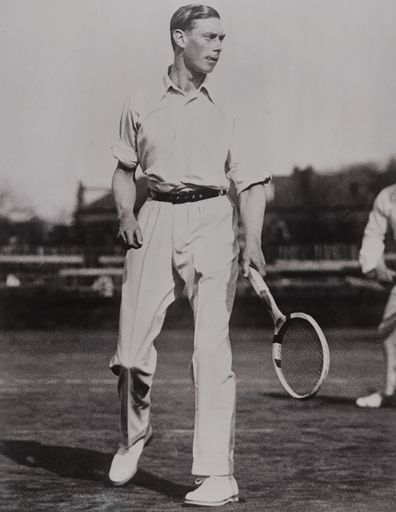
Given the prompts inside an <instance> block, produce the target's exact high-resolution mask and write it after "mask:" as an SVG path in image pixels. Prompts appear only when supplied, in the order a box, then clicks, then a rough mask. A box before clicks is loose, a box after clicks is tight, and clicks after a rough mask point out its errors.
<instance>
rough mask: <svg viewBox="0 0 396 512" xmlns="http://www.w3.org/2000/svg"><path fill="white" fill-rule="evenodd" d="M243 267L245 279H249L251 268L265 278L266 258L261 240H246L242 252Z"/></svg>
mask: <svg viewBox="0 0 396 512" xmlns="http://www.w3.org/2000/svg"><path fill="white" fill-rule="evenodd" d="M241 266H242V274H243V277H248V275H249V267H254V268H255V269H256V270H257V271H258V272H259V274H260V275H261V276H263V277H264V276H265V274H266V271H265V258H264V254H263V251H262V249H261V241H260V240H255V241H253V240H246V241H245V244H244V247H243V248H242V251H241Z"/></svg>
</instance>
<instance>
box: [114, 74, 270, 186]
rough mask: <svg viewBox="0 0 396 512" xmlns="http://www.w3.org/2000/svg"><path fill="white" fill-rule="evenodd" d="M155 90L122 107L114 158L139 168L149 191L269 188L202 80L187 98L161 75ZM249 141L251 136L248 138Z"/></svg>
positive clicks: (265, 176)
mask: <svg viewBox="0 0 396 512" xmlns="http://www.w3.org/2000/svg"><path fill="white" fill-rule="evenodd" d="M158 85H159V87H156V86H155V84H154V87H153V86H149V87H145V88H144V89H142V90H141V91H140V92H139V93H137V94H136V95H134V96H133V98H132V99H130V100H129V101H127V102H126V103H125V105H124V108H123V112H122V116H121V123H120V137H119V140H118V142H117V143H116V144H114V145H113V147H112V150H113V155H114V157H115V158H116V159H118V160H119V161H120V162H121V163H122V164H124V165H125V166H127V167H129V168H131V169H135V168H136V167H137V166H138V165H139V166H140V167H141V169H142V171H143V173H144V174H145V175H146V176H147V178H148V181H149V183H148V184H149V187H150V188H151V189H153V190H157V191H162V192H167V191H169V190H172V189H175V188H184V187H187V188H189V187H192V188H195V187H210V188H214V189H225V190H228V189H229V186H230V180H232V181H233V182H234V184H235V187H236V190H237V192H238V193H239V192H241V191H242V190H244V189H246V188H247V187H249V186H250V185H252V184H254V183H260V182H268V181H270V180H271V176H270V175H269V174H268V173H266V172H264V171H263V170H262V169H261V166H260V165H259V163H258V162H254V161H250V160H251V159H250V155H246V151H245V154H244V151H243V148H241V137H238V131H237V123H236V118H235V116H234V115H233V114H232V112H231V110H230V108H229V106H227V105H226V103H225V100H224V98H220V97H219V96H218V95H216V94H215V93H214V92H213V91H212V90H209V88H208V84H207V80H204V82H203V83H202V84H201V86H200V87H199V89H197V90H194V92H192V93H189V94H186V93H184V92H183V91H182V90H181V89H179V88H178V87H177V86H176V85H175V84H174V83H173V82H172V81H171V79H170V78H169V76H168V74H166V75H165V76H164V78H163V81H162V84H158ZM253 135H254V134H253Z"/></svg>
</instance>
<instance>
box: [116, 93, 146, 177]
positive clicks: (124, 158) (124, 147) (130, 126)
mask: <svg viewBox="0 0 396 512" xmlns="http://www.w3.org/2000/svg"><path fill="white" fill-rule="evenodd" d="M138 121H139V115H138V112H137V110H136V109H135V108H134V107H133V104H132V101H130V100H128V101H126V102H125V104H124V107H123V109H122V114H121V121H120V136H119V139H118V141H117V142H115V143H114V144H113V145H112V147H111V149H112V153H113V156H114V158H116V159H117V160H118V161H119V162H121V163H122V164H124V165H125V166H126V167H129V168H131V169H135V168H136V167H137V166H138V165H139V157H138V150H137V141H136V139H137V130H138Z"/></svg>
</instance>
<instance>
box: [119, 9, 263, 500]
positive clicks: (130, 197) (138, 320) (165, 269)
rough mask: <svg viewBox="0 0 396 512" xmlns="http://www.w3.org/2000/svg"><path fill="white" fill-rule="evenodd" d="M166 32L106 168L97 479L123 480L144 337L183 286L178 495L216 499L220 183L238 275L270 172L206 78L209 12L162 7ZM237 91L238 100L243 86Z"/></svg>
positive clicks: (218, 39) (212, 62)
mask: <svg viewBox="0 0 396 512" xmlns="http://www.w3.org/2000/svg"><path fill="white" fill-rule="evenodd" d="M170 34H171V42H172V46H173V50H174V61H173V64H172V65H171V66H170V67H169V68H168V69H167V71H166V73H165V75H164V77H163V79H162V81H161V80H159V81H158V83H152V84H142V88H141V90H140V91H138V92H136V93H135V94H133V95H132V97H131V99H130V100H128V101H127V102H126V104H125V107H124V110H123V112H122V117H121V128H120V138H119V141H118V142H117V143H116V144H115V146H114V148H113V153H114V156H115V158H116V159H117V160H118V162H119V163H118V166H117V169H116V171H115V173H114V176H113V194H114V198H115V202H116V207H117V211H118V215H119V236H120V237H121V239H122V240H123V242H124V243H125V245H126V247H127V248H129V249H130V250H128V252H127V255H126V260H125V267H124V279H123V286H122V300H121V311H120V323H119V336H118V346H117V350H116V353H115V354H114V357H113V358H112V361H111V368H112V370H113V371H114V372H115V373H116V374H117V375H118V376H119V381H118V390H119V396H120V402H121V443H120V449H119V450H118V452H117V453H116V454H115V456H114V459H113V462H112V465H111V469H110V474H109V478H110V480H111V481H112V482H113V484H115V485H122V484H125V483H126V482H128V481H129V480H130V479H131V478H132V477H133V476H134V474H135V473H136V470H137V465H138V460H139V457H140V455H141V453H142V450H143V447H144V445H145V444H146V443H147V442H148V441H149V440H150V437H151V434H152V428H151V417H150V392H151V386H152V382H153V377H154V372H155V368H156V359H157V353H156V349H155V347H154V345H153V342H154V340H155V338H156V337H157V335H158V334H159V332H160V330H161V327H162V323H163V320H164V317H165V313H166V310H167V308H168V306H169V305H170V304H171V303H172V302H173V301H174V300H175V298H176V297H177V296H179V295H180V293H181V292H182V291H183V289H184V290H185V293H186V294H187V296H188V299H189V301H190V303H191V306H192V309H193V313H194V324H195V332H194V350H193V355H192V370H193V380H194V390H195V429H194V440H193V464H192V473H193V474H194V475H197V477H199V479H198V480H197V484H198V485H199V486H198V487H197V488H196V489H195V490H194V491H192V492H190V493H188V494H187V495H186V498H185V501H186V503H189V504H194V505H206V506H218V505H223V504H225V503H227V502H232V501H237V500H238V485H237V482H236V480H235V478H234V422H235V376H234V373H233V370H232V361H231V346H230V339H229V326H228V324H229V318H230V314H231V309H232V305H233V300H234V294H235V288H236V280H237V274H238V253H239V248H238V243H237V225H238V217H237V210H236V208H235V206H234V204H233V202H232V201H231V200H230V197H229V195H228V192H229V188H230V184H231V183H232V184H233V185H234V186H235V189H236V192H237V194H238V202H239V221H240V224H241V226H242V236H241V239H242V242H243V243H242V248H241V250H240V260H241V265H242V268H243V273H244V275H245V276H247V274H248V270H249V265H252V266H253V267H255V268H256V269H257V270H258V271H259V272H260V273H261V274H262V275H264V274H265V260H264V256H263V253H262V249H261V232H262V224H263V218H264V210H265V193H264V184H265V183H266V182H268V181H269V180H270V176H269V175H268V174H267V173H265V172H263V171H262V169H261V168H260V166H259V165H257V164H256V163H255V162H253V161H252V159H251V158H249V155H245V157H244V156H243V152H241V137H240V136H239V135H238V120H237V119H236V117H235V115H234V113H233V111H232V109H231V108H230V106H229V105H227V103H226V101H225V97H224V93H225V91H217V90H216V89H215V88H214V87H212V85H211V83H210V81H209V80H208V79H207V77H208V75H209V74H210V73H211V72H212V71H213V69H214V68H215V67H216V64H217V62H218V60H219V58H220V55H221V51H222V47H223V39H224V37H225V34H224V31H223V27H222V23H221V21H220V16H219V14H218V12H217V11H216V10H215V9H213V8H211V7H208V6H204V5H198V4H194V5H186V6H183V7H180V8H179V9H178V10H177V11H176V12H175V13H174V14H173V16H172V19H171V22H170ZM228 85H229V84H227V86H228ZM245 93H246V98H245V99H246V100H247V99H248V95H249V90H248V88H246V91H245ZM252 135H255V134H254V133H252V134H250V136H252ZM138 166H140V167H141V169H142V170H143V172H144V174H145V175H146V177H147V180H148V195H149V197H148V199H147V201H146V202H145V203H144V205H143V207H142V209H141V210H140V213H139V216H138V218H137V219H136V218H135V215H134V212H133V210H134V203H135V198H136V184H135V181H134V177H135V170H136V168H137V167H138ZM174 419H175V422H177V411H174Z"/></svg>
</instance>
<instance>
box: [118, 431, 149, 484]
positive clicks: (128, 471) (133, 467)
mask: <svg viewBox="0 0 396 512" xmlns="http://www.w3.org/2000/svg"><path fill="white" fill-rule="evenodd" d="M152 435H153V430H152V428H151V426H150V427H149V429H148V431H147V434H146V436H145V437H142V439H139V441H136V443H135V444H133V445H132V446H131V447H130V448H120V449H119V450H118V452H117V453H116V454H115V455H114V457H113V461H112V463H111V467H110V471H109V480H110V482H111V483H112V484H113V485H124V484H126V483H127V482H129V480H131V478H133V477H134V476H135V474H136V472H137V465H138V462H139V458H140V456H141V454H142V452H143V448H144V447H145V446H146V445H147V444H148V443H149V442H150V441H151V438H152Z"/></svg>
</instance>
